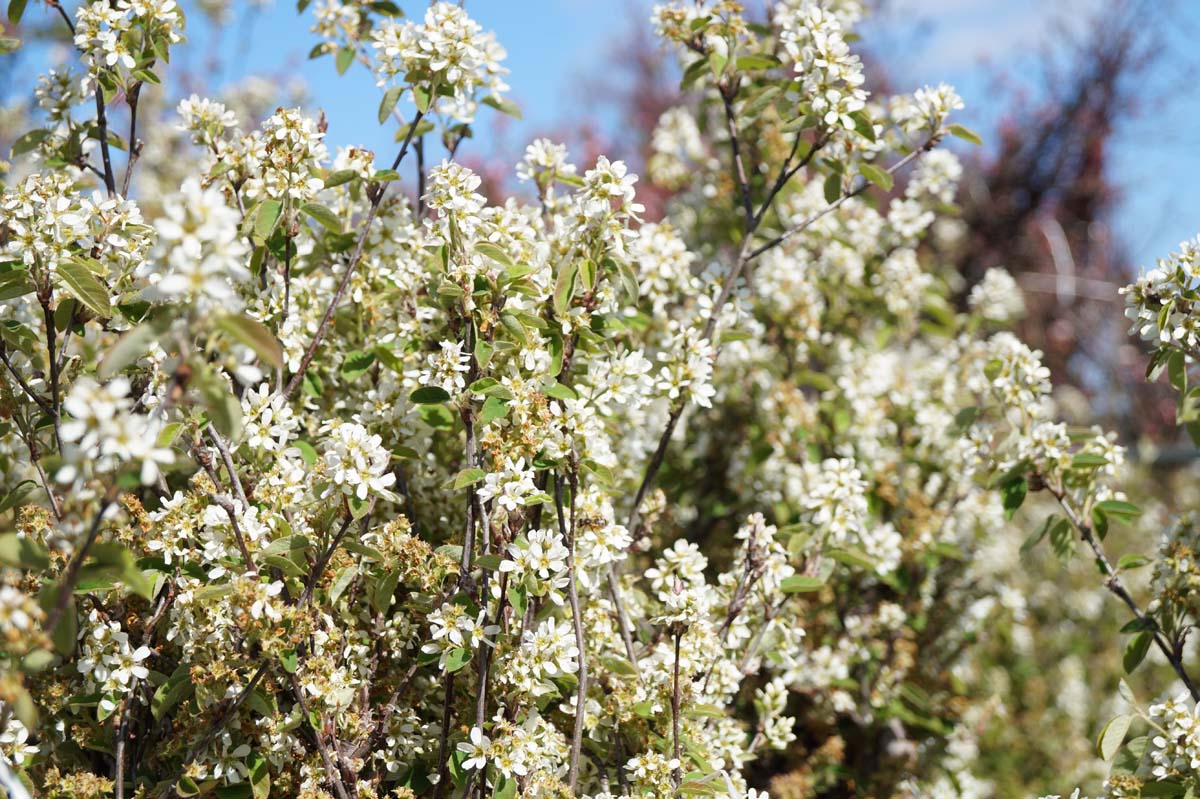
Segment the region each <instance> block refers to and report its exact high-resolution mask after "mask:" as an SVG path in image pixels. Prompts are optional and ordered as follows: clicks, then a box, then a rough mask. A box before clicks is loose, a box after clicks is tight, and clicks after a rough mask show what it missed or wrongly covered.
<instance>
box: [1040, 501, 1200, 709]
mask: <svg viewBox="0 0 1200 799" xmlns="http://www.w3.org/2000/svg"><path fill="white" fill-rule="evenodd" d="M1047 490H1049V492H1050V493H1051V495H1053V496H1054V498H1055V499H1056V500H1058V504H1059V507H1061V508H1062V509H1063V513H1064V514H1065V515H1066V517H1067V520H1068V521H1069V522H1070V523H1071V526H1073V527H1074V528H1075V530H1076V531H1077V532H1078V533H1079V537H1080V538H1082V539H1083V541H1084V543H1086V544H1087V545H1088V546H1089V547H1090V548H1091V550H1092V554H1093V555H1095V557H1096V564H1097V565H1098V566H1099V567H1100V572H1101V574H1103V575H1104V587H1105V588H1107V589H1108V590H1109V591H1110V592H1111V593H1112V594H1113V595H1114V596H1116V597H1117V598H1118V599H1120V600H1121V601H1122V602H1124V603H1125V606H1126V607H1127V608H1129V610H1130V612H1132V613H1133V615H1134V617H1135V618H1137V619H1138V620H1139V621H1141V622H1144V623H1146V624H1147V625H1153V626H1150V629H1151V630H1153V633H1154V643H1155V644H1157V645H1158V648H1159V650H1160V651H1161V652H1162V653H1163V655H1164V656H1165V657H1166V658H1167V662H1168V663H1170V664H1171V668H1172V669H1174V670H1175V674H1176V675H1177V676H1178V677H1179V679H1180V681H1181V682H1182V683H1183V684H1184V686H1185V687H1186V688H1187V689H1188V693H1190V694H1191V695H1192V701H1194V702H1200V690H1197V688H1196V686H1195V684H1193V683H1192V679H1191V677H1189V676H1188V673H1187V671H1186V669H1184V667H1183V656H1182V654H1181V653H1180V652H1178V651H1176V649H1175V648H1174V647H1172V646H1171V644H1170V642H1169V641H1167V640H1166V638H1165V637H1164V636H1163V635H1162V633H1161V632H1159V630H1158V625H1157V624H1156V623H1154V620H1153V619H1151V618H1150V617H1149V616H1147V615H1146V614H1145V612H1143V611H1142V609H1141V607H1139V606H1138V603H1137V601H1136V600H1135V599H1134V598H1133V595H1132V594H1130V593H1129V589H1128V588H1126V587H1125V583H1124V582H1122V581H1121V577H1120V575H1119V574H1118V573H1117V570H1116V569H1115V568H1113V565H1112V562H1111V561H1110V560H1109V559H1108V555H1107V554H1106V553H1105V551H1104V546H1103V545H1102V544H1101V543H1100V541H1099V540H1098V539H1097V538H1096V535H1095V531H1094V530H1093V529H1092V525H1091V524H1089V523H1088V522H1086V521H1084V520H1083V519H1082V518H1080V516H1079V514H1078V513H1076V511H1075V509H1074V508H1073V507H1071V504H1070V503H1069V502H1068V501H1067V496H1066V492H1065V491H1064V490H1063V489H1062V488H1061V487H1055V486H1047Z"/></svg>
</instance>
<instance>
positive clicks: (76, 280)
mask: <svg viewBox="0 0 1200 799" xmlns="http://www.w3.org/2000/svg"><path fill="white" fill-rule="evenodd" d="M55 274H57V275H58V278H59V280H61V281H62V282H63V284H64V285H65V286H66V289H67V290H68V291H69V292H70V293H71V296H73V297H74V298H75V299H77V300H79V301H80V302H82V303H83V304H84V305H86V306H87V307H88V308H89V309H90V310H91V311H92V313H94V314H96V315H97V316H99V317H101V318H102V319H107V318H108V317H109V316H110V315H111V314H112V305H111V304H110V303H109V299H108V288H107V287H106V286H105V285H104V284H103V283H102V282H100V278H98V277H96V275H95V274H94V273H93V272H92V270H91V269H90V268H88V266H87V264H86V263H85V262H84V261H82V260H80V259H78V258H71V259H70V260H67V261H60V262H59V264H58V269H57V270H56V271H55Z"/></svg>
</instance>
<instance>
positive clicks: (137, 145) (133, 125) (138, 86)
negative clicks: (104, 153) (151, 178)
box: [121, 61, 154, 197]
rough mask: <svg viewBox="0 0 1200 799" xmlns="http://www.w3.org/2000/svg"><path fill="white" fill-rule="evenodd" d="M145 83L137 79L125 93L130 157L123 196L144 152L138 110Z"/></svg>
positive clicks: (126, 165) (122, 183)
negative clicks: (138, 122) (138, 124)
mask: <svg viewBox="0 0 1200 799" xmlns="http://www.w3.org/2000/svg"><path fill="white" fill-rule="evenodd" d="M153 65H154V62H153V61H151V62H150V64H149V66H153ZM149 66H148V67H147V68H149ZM143 85H145V84H143V83H142V82H141V81H140V80H139V81H135V82H134V84H133V88H131V89H130V90H129V92H128V94H126V95H125V100H126V102H127V103H129V159H128V160H127V161H126V162H125V178H124V179H123V180H122V181H121V196H122V197H125V196H128V194H129V181H130V180H131V179H132V178H133V165H134V164H136V163H137V160H138V157H139V156H141V154H142V145H141V142H139V141H138V140H137V112H138V98H140V97H141V95H142V86H143Z"/></svg>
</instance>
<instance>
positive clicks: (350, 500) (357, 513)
mask: <svg viewBox="0 0 1200 799" xmlns="http://www.w3.org/2000/svg"><path fill="white" fill-rule="evenodd" d="M346 504H347V505H349V506H350V516H351V518H354V519H361V518H362V517H364V516H366V515H367V511H369V510H370V509H371V502H370V501H369V500H366V499H359V498H358V497H357V496H351V497H347V499H346Z"/></svg>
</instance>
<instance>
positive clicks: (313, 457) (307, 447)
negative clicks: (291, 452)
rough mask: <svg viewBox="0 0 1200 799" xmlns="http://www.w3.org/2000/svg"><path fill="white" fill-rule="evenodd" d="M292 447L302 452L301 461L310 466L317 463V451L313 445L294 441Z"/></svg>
mask: <svg viewBox="0 0 1200 799" xmlns="http://www.w3.org/2000/svg"><path fill="white" fill-rule="evenodd" d="M292 446H293V447H295V448H296V449H298V450H300V460H302V461H304V462H305V463H306V464H308V465H309V466H312V465H313V464H314V463H316V462H317V451H316V449H314V448H313V445H312V444H310V443H308V442H307V441H293V442H292Z"/></svg>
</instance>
